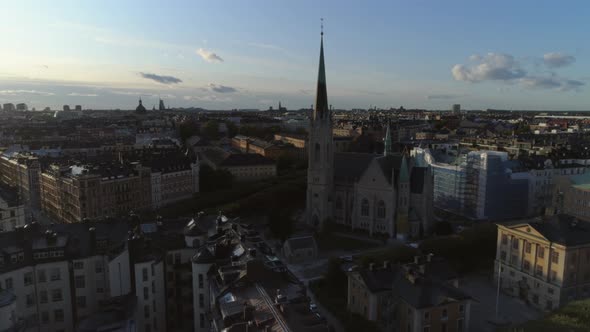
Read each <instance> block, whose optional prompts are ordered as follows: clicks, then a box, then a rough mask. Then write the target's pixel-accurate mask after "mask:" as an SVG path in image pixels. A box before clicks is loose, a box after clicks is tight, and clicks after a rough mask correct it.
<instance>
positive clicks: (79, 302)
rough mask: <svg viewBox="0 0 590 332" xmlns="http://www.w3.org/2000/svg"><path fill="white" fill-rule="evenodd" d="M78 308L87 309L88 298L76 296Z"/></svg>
mask: <svg viewBox="0 0 590 332" xmlns="http://www.w3.org/2000/svg"><path fill="white" fill-rule="evenodd" d="M76 306H77V307H78V308H80V309H83V308H86V296H76Z"/></svg>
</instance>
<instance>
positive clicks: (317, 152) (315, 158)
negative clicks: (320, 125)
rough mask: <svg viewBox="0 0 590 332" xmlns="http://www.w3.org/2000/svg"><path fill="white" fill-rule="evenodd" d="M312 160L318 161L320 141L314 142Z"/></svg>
mask: <svg viewBox="0 0 590 332" xmlns="http://www.w3.org/2000/svg"><path fill="white" fill-rule="evenodd" d="M314 160H315V161H316V162H319V161H320V143H316V144H315V152H314Z"/></svg>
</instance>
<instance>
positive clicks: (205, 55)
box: [197, 48, 223, 62]
mask: <svg viewBox="0 0 590 332" xmlns="http://www.w3.org/2000/svg"><path fill="white" fill-rule="evenodd" d="M197 54H198V55H199V56H200V57H201V58H202V59H203V60H205V61H207V62H223V59H222V58H221V57H220V56H219V55H217V54H215V53H213V52H211V51H208V50H206V49H204V48H199V49H198V50H197Z"/></svg>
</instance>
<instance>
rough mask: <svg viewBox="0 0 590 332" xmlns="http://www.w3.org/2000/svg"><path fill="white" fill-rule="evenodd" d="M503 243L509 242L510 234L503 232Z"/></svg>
mask: <svg viewBox="0 0 590 332" xmlns="http://www.w3.org/2000/svg"><path fill="white" fill-rule="evenodd" d="M502 244H504V245H506V244H508V235H506V234H502Z"/></svg>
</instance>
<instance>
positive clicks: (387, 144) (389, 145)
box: [383, 123, 393, 156]
mask: <svg viewBox="0 0 590 332" xmlns="http://www.w3.org/2000/svg"><path fill="white" fill-rule="evenodd" d="M383 146H384V149H383V155H384V156H389V155H391V154H392V152H393V142H392V140H391V127H390V126H389V123H388V124H387V132H386V133H385V138H384V139H383Z"/></svg>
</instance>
